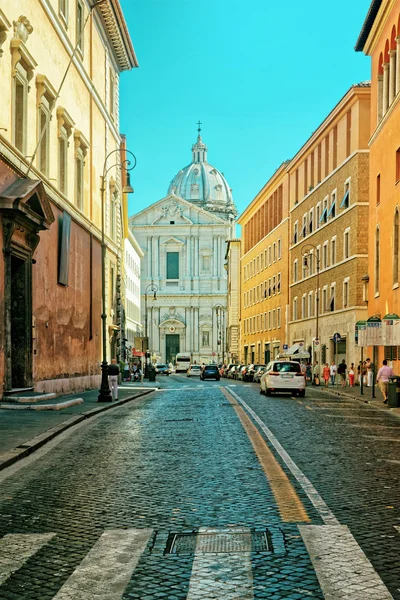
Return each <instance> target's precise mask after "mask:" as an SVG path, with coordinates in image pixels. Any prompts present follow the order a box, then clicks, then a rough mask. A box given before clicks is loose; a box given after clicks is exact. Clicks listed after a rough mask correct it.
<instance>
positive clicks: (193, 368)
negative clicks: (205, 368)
mask: <svg viewBox="0 0 400 600" xmlns="http://www.w3.org/2000/svg"><path fill="white" fill-rule="evenodd" d="M200 375H201V366H200V365H190V367H189V368H188V370H187V371H186V376H187V377H200Z"/></svg>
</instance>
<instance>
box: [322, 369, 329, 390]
mask: <svg viewBox="0 0 400 600" xmlns="http://www.w3.org/2000/svg"><path fill="white" fill-rule="evenodd" d="M330 376H331V370H330V368H329V365H328V363H325V366H324V370H323V371H322V377H323V378H324V381H325V387H328V381H329V377H330Z"/></svg>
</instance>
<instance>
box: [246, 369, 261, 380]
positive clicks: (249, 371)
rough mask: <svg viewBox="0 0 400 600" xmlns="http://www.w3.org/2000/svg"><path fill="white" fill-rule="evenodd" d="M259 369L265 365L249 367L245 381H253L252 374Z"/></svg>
mask: <svg viewBox="0 0 400 600" xmlns="http://www.w3.org/2000/svg"><path fill="white" fill-rule="evenodd" d="M259 367H265V365H249V367H248V369H247V373H246V377H245V381H253V377H254V373H255V372H256V370H257V369H258V368H259Z"/></svg>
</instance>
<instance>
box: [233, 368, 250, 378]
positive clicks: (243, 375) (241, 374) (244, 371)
mask: <svg viewBox="0 0 400 600" xmlns="http://www.w3.org/2000/svg"><path fill="white" fill-rule="evenodd" d="M248 370H249V365H243V366H242V367H241V368H240V370H239V372H238V374H237V377H236V379H241V380H242V381H247V372H248Z"/></svg>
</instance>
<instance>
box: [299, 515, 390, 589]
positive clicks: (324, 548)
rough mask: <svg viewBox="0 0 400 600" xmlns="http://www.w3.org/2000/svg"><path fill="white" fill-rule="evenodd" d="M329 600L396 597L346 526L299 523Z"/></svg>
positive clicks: (321, 584) (319, 579)
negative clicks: (392, 594)
mask: <svg viewBox="0 0 400 600" xmlns="http://www.w3.org/2000/svg"><path fill="white" fill-rule="evenodd" d="M298 527H299V530H300V533H301V536H302V538H303V540H304V543H305V545H306V548H307V550H308V553H309V555H310V558H311V561H312V564H313V566H314V569H315V572H316V574H317V577H318V581H319V583H320V586H321V589H322V592H323V594H324V598H325V600H338V599H339V598H351V599H352V600H365V599H366V598H368V600H390V599H392V598H393V597H392V596H391V594H390V593H389V591H388V589H387V588H386V587H385V585H384V584H383V582H382V580H381V578H380V577H379V575H378V574H377V572H376V571H375V570H374V568H373V566H372V564H371V563H370V562H369V560H368V558H367V557H366V556H365V554H364V552H363V551H362V550H361V548H360V546H359V545H358V544H357V542H356V540H355V539H354V537H353V536H352V534H351V532H350V531H349V529H348V527H347V526H345V525H299V526H298Z"/></svg>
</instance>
